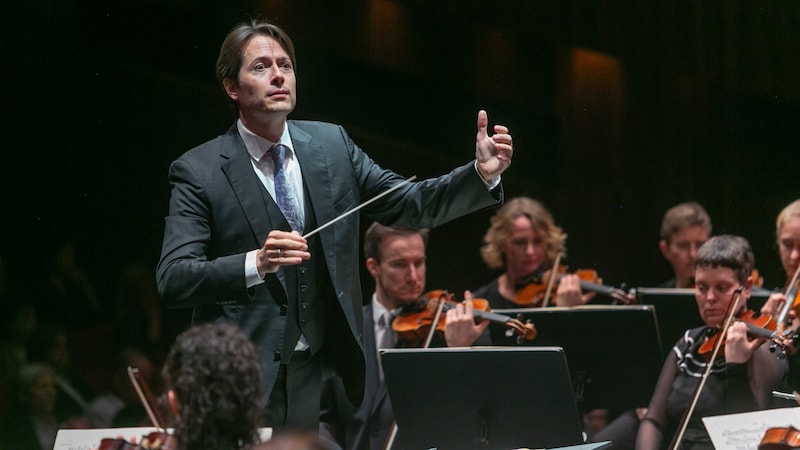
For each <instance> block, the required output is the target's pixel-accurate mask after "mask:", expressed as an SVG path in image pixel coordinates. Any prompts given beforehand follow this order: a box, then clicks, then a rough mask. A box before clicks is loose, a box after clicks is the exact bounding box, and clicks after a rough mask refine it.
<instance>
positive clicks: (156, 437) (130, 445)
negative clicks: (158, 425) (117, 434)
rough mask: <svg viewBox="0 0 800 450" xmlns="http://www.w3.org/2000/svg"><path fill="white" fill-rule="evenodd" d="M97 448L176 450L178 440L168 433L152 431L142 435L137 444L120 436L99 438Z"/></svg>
mask: <svg viewBox="0 0 800 450" xmlns="http://www.w3.org/2000/svg"><path fill="white" fill-rule="evenodd" d="M97 450H178V440H177V439H176V438H175V436H172V435H170V434H167V433H164V432H161V431H153V432H152V433H150V434H148V435H147V436H144V437H142V441H141V442H140V443H139V444H137V443H135V442H128V441H126V440H125V439H122V438H116V439H111V438H105V439H101V440H100V447H98V449H97Z"/></svg>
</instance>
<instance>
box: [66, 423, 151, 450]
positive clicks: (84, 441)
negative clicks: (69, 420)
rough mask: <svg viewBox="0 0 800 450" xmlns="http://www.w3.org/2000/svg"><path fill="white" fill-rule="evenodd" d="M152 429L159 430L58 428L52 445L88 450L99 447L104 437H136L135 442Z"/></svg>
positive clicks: (137, 428)
mask: <svg viewBox="0 0 800 450" xmlns="http://www.w3.org/2000/svg"><path fill="white" fill-rule="evenodd" d="M154 431H161V430H160V429H159V428H155V427H133V428H92V429H88V430H58V434H57V435H56V445H55V446H54V447H53V450H90V449H93V448H98V447H100V441H101V440H102V439H104V438H111V439H116V438H118V437H121V438H122V439H125V440H126V441H130V440H131V439H132V438H133V439H136V442H139V441H141V439H142V436H146V435H148V434H150V433H152V432H154Z"/></svg>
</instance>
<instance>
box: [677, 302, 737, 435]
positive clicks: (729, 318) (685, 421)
mask: <svg viewBox="0 0 800 450" xmlns="http://www.w3.org/2000/svg"><path fill="white" fill-rule="evenodd" d="M743 290H744V286H739V287H738V288H737V289H736V290H735V291H733V301H731V302H730V304H728V312H727V313H726V315H725V322H724V326H723V327H722V331H720V333H724V332H725V331H726V330H727V329H728V328H729V327H730V326H731V324H732V323H733V318H734V316H736V312H737V311H738V310H739V302H740V301H741V299H742V291H743ZM722 341H723V339H721V338H720V339H717V342H716V344H715V345H714V351H713V352H711V359H710V360H709V362H708V365H707V366H706V370H704V371H703V376H702V377H700V382H699V383H697V388H695V390H694V394H693V395H692V401H691V403H690V404H689V407H688V408H686V411H684V413H683V418H682V419H681V426H680V429H679V430H678V432H677V433H675V435H674V436H673V437H672V443H670V445H669V448H670V449H672V450H679V448H680V446H681V441H682V440H683V435H684V433H686V427H687V426H688V425H689V419H691V417H692V414H693V413H694V409H695V407H696V406H697V400H698V399H699V398H700V393H701V392H703V386H705V384H706V380H707V379H708V376H709V374H711V369H712V368H713V367H714V361H716V360H717V355H718V354H719V349H721V348H722Z"/></svg>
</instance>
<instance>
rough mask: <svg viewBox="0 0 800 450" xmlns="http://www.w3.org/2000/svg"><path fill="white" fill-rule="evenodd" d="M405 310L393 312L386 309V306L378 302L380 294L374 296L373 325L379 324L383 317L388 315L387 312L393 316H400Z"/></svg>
mask: <svg viewBox="0 0 800 450" xmlns="http://www.w3.org/2000/svg"><path fill="white" fill-rule="evenodd" d="M402 310H403V308H402V307H398V308H395V309H392V310H389V309H386V307H385V306H383V305H382V304H381V302H379V301H378V294H377V293H373V294H372V323H375V324H378V323H380V319H381V316H383V315H384V314H386V313H387V312H388V313H390V314H391V315H393V316H395V317H396V316H398V315H399V314H400V313H401V312H402Z"/></svg>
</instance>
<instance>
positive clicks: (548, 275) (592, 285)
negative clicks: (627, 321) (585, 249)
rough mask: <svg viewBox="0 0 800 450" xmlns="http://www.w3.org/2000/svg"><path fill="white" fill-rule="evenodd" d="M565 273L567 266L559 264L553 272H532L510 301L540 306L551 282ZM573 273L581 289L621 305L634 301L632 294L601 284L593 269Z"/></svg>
mask: <svg viewBox="0 0 800 450" xmlns="http://www.w3.org/2000/svg"><path fill="white" fill-rule="evenodd" d="M566 273H567V267H566V266H564V265H559V266H558V268H557V270H556V272H555V273H554V272H552V271H551V270H545V271H543V272H538V273H534V274H533V275H531V276H529V277H527V278H525V279H524V280H523V281H522V283H520V284H521V285H522V287H521V288H520V289H519V290H517V293H516V295H515V296H514V299H512V301H513V302H514V303H516V304H517V305H519V306H521V307H525V308H531V307H537V306H542V304H543V303H544V300H545V297H548V295H547V291H548V289H549V288H551V286H552V285H553V284H557V283H558V281H559V280H561V277H562V276H564V275H565V274H566ZM575 275H577V276H578V278H580V286H581V289H582V290H583V291H587V292H596V293H598V294H603V295H607V296H609V297H611V298H613V299H614V301H615V302H617V303H621V304H623V305H632V304H635V303H636V297H635V296H634V295H632V294H629V293H627V292H625V291H623V290H621V289H618V288H615V287H613V286H607V285H605V284H602V283H601V279H600V276H599V275H598V273H597V271H596V270H594V269H578V270H576V271H575Z"/></svg>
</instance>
